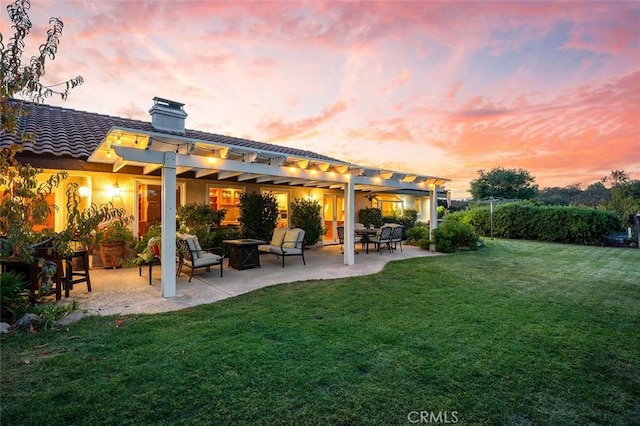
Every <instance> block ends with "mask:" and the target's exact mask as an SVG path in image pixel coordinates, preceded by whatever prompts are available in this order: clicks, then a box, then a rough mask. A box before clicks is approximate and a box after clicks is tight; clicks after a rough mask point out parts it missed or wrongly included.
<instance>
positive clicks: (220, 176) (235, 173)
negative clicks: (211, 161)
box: [218, 172, 242, 180]
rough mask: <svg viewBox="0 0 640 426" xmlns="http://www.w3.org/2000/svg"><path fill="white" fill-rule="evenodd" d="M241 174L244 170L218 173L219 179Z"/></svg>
mask: <svg viewBox="0 0 640 426" xmlns="http://www.w3.org/2000/svg"><path fill="white" fill-rule="evenodd" d="M241 174H242V172H220V173H218V179H219V180H224V179H229V178H232V177H236V176H238V175H241Z"/></svg>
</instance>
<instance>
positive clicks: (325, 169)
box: [88, 127, 449, 297]
mask: <svg viewBox="0 0 640 426" xmlns="http://www.w3.org/2000/svg"><path fill="white" fill-rule="evenodd" d="M263 145H264V144H263ZM305 152H306V151H305ZM308 154H309V155H308V156H306V155H290V153H289V151H287V149H286V148H282V147H278V146H275V145H274V149H273V150H270V149H255V147H252V146H251V144H247V146H243V145H238V144H234V143H228V141H227V140H225V139H224V138H220V139H219V140H200V139H193V138H190V137H186V136H182V135H179V134H175V133H165V132H161V131H157V132H156V131H143V130H140V129H132V128H125V127H112V128H111V130H110V131H109V132H108V133H107V135H106V137H105V138H104V139H103V141H102V142H101V143H100V145H99V146H98V147H97V148H96V149H95V150H94V151H93V153H92V154H91V156H90V157H89V159H88V161H90V162H97V163H107V164H113V171H114V172H117V171H118V170H120V169H122V168H123V167H124V166H129V165H131V166H138V167H142V170H143V173H144V174H149V173H152V172H154V171H156V170H158V169H161V182H162V217H163V220H162V241H163V244H162V251H161V264H162V266H161V268H162V284H161V292H162V296H163V297H173V296H175V295H176V269H175V268H176V265H175V251H176V247H175V233H176V221H175V218H176V207H175V206H176V178H177V176H178V175H181V174H182V173H186V172H193V173H194V174H195V178H203V177H206V176H211V175H214V174H215V175H217V176H216V177H217V179H218V180H230V179H233V180H235V181H237V182H242V181H250V182H255V183H270V184H274V185H293V186H305V187H318V188H331V189H342V190H343V191H344V200H345V222H344V226H345V233H344V234H345V241H344V263H345V264H346V265H353V264H354V263H355V258H354V254H355V248H354V241H353V238H354V232H353V229H354V223H355V200H354V197H355V191H356V190H368V189H370V188H372V187H375V188H376V192H400V193H402V192H404V193H410V194H413V195H423V196H429V197H430V209H429V219H430V226H431V228H432V229H433V228H435V227H436V226H437V222H438V221H437V194H438V191H439V190H440V191H442V190H444V188H442V185H444V184H445V183H446V182H447V181H449V179H445V178H441V177H435V176H426V175H418V174H407V173H400V172H397V171H393V170H381V169H373V168H367V167H364V166H360V165H356V164H352V163H348V162H343V161H336V160H332V159H329V157H323V156H321V155H316V154H314V153H311V152H309V153H308Z"/></svg>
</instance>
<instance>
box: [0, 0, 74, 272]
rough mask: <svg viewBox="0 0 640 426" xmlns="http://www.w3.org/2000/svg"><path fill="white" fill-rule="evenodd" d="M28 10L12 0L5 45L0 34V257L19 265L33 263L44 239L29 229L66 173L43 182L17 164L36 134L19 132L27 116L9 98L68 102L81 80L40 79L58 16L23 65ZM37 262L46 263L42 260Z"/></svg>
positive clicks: (52, 49)
mask: <svg viewBox="0 0 640 426" xmlns="http://www.w3.org/2000/svg"><path fill="white" fill-rule="evenodd" d="M30 7H31V3H30V1H29V0H16V1H15V2H13V3H11V4H10V5H9V6H7V12H8V14H9V18H10V19H11V21H12V22H13V25H12V27H11V28H12V29H13V30H14V35H13V37H11V38H10V39H9V41H8V43H7V44H6V45H5V37H4V36H3V35H2V34H0V137H2V139H3V140H9V141H12V143H10V144H9V145H8V146H5V147H3V148H1V149H0V186H1V187H3V188H4V190H3V192H2V194H1V195H0V196H1V197H2V198H1V199H0V217H1V218H2V219H1V220H0V234H2V235H3V242H2V244H1V245H0V255H1V256H2V258H9V257H11V258H15V259H17V260H23V261H31V260H32V254H33V251H34V250H33V245H34V244H35V243H36V242H38V241H39V240H41V239H42V238H43V235H41V234H40V233H37V232H34V231H33V225H34V224H37V223H42V222H43V221H44V220H45V219H46V217H47V216H48V215H49V214H50V213H51V210H52V209H54V208H56V207H55V206H50V205H48V204H47V201H46V198H47V196H48V195H49V194H51V192H52V191H53V190H54V189H55V188H56V187H58V185H60V183H61V181H62V180H63V179H65V178H66V176H67V174H66V172H65V171H62V172H58V173H56V174H54V175H52V176H50V177H49V178H48V179H46V180H45V181H44V183H42V182H41V181H42V180H41V179H40V178H39V175H40V174H41V173H42V169H38V168H34V167H31V166H30V165H29V164H26V165H24V164H21V162H20V161H19V160H18V159H17V158H16V155H17V153H19V152H20V151H21V150H22V142H24V141H25V140H35V135H33V134H26V133H25V134H19V128H20V126H19V123H20V119H21V117H23V116H24V115H26V109H25V108H24V106H23V105H22V103H20V102H17V101H15V100H13V98H14V97H15V96H18V97H20V98H22V99H26V100H29V101H31V102H41V101H42V100H43V99H44V98H46V97H50V96H53V95H60V96H61V97H62V99H66V97H67V94H68V92H69V90H70V89H71V88H73V87H76V86H78V85H80V84H82V82H83V80H82V77H80V76H77V77H75V78H73V79H71V80H68V81H67V82H64V83H60V84H53V85H46V84H43V83H41V81H40V79H41V78H42V77H43V76H44V74H45V64H46V62H47V59H49V60H53V59H55V55H56V53H57V50H58V43H59V41H60V37H61V34H62V27H63V24H62V21H61V20H59V19H57V18H51V19H50V20H49V23H50V24H51V28H50V29H49V30H48V32H47V39H46V41H45V42H44V43H43V44H42V45H41V46H40V49H39V54H38V55H37V56H33V57H32V58H31V60H30V61H29V63H28V64H23V63H22V59H23V50H24V47H25V39H26V37H27V35H28V34H29V31H30V30H31V26H32V25H31V21H30V19H29V16H28V14H27V11H28V10H29V8H30ZM6 136H9V137H6ZM45 236H46V235H45ZM39 263H40V264H41V265H44V262H43V261H42V259H40V260H39ZM48 269H49V268H48Z"/></svg>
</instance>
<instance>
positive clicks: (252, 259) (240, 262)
mask: <svg viewBox="0 0 640 426" xmlns="http://www.w3.org/2000/svg"><path fill="white" fill-rule="evenodd" d="M223 243H225V244H227V245H228V246H229V267H230V268H234V269H238V270H242V269H248V268H259V267H260V253H259V252H258V246H259V245H260V244H266V242H265V241H262V240H253V239H243V240H224V241H223Z"/></svg>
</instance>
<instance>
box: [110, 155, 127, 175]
mask: <svg viewBox="0 0 640 426" xmlns="http://www.w3.org/2000/svg"><path fill="white" fill-rule="evenodd" d="M126 165H127V161H124V160H123V159H122V158H118V159H117V160H116V162H115V163H113V173H115V172H117V171H118V170H120V169H122V168H123V167H124V166H126Z"/></svg>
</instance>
